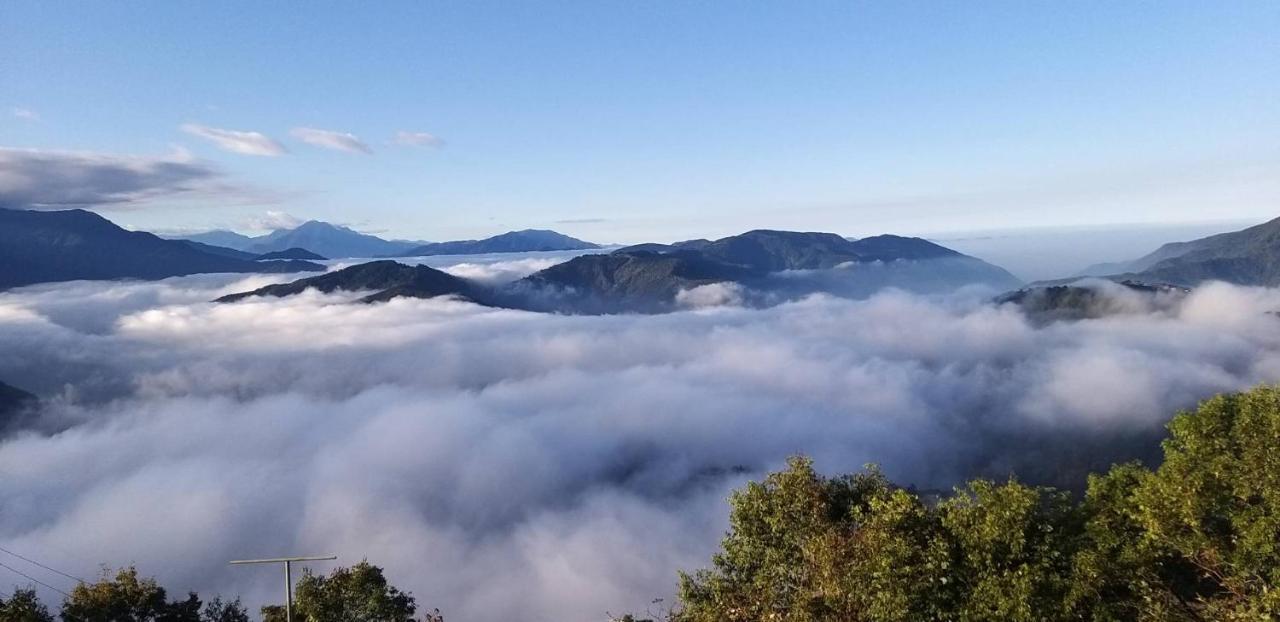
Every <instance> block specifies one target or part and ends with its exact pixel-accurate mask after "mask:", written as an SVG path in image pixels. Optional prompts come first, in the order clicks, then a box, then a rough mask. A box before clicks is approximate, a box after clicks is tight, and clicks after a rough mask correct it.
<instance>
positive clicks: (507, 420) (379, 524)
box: [0, 253, 1280, 622]
mask: <svg viewBox="0 0 1280 622" xmlns="http://www.w3.org/2000/svg"><path fill="white" fill-rule="evenodd" d="M574 254H576V253H559V254H556V253H534V254H528V255H514V256H513V255H508V256H507V258H505V259H497V258H493V257H489V258H484V257H481V258H475V257H473V258H467V260H466V261H465V262H461V261H460V260H458V259H456V258H453V259H451V258H431V260H430V261H431V262H432V264H433V265H436V266H439V267H443V268H445V269H446V270H447V271H449V272H452V273H454V274H456V275H459V276H465V277H467V278H471V279H476V280H480V281H485V282H490V283H501V282H505V281H510V280H514V279H517V278H520V277H522V276H525V275H527V274H529V273H532V272H534V271H536V270H540V269H543V268H545V267H547V266H548V265H552V264H554V263H555V262H557V261H561V260H563V259H566V258H568V257H570V256H572V255H574ZM292 278H293V276H292V275H266V276H260V275H259V276H251V277H245V276H244V275H205V276H192V277H181V278H171V279H166V280H162V281H155V282H83V281H81V282H71V283H63V284H49V285H38V286H32V287H26V288H21V289H15V290H11V291H7V292H4V293H0V379H3V380H4V381H5V382H7V383H9V384H13V385H15V386H18V387H20V388H23V389H25V390H27V391H30V392H32V393H36V394H38V395H39V396H40V397H41V398H42V399H43V400H44V406H43V412H42V414H41V417H40V418H39V420H38V421H37V422H36V423H35V425H34V426H32V427H29V428H26V429H19V430H8V431H7V432H6V435H5V436H4V438H3V441H0V471H2V472H4V473H5V477H4V478H0V497H2V498H4V499H5V500H6V502H5V506H4V508H3V512H0V546H3V547H5V548H9V549H11V550H14V551H19V552H21V551H40V552H41V554H42V561H44V562H46V563H48V564H49V565H51V566H53V567H56V568H59V569H63V570H67V571H69V572H72V573H73V574H78V575H80V576H85V577H91V576H94V575H95V573H96V572H97V569H98V568H99V567H100V565H102V564H106V565H110V566H121V565H126V564H130V563H136V564H137V565H138V567H139V569H140V570H141V571H143V572H145V573H147V574H154V575H156V576H158V577H160V578H161V580H162V582H164V583H165V585H166V586H167V587H169V588H170V589H171V590H173V591H175V592H177V591H181V590H186V589H195V590H199V591H200V592H201V594H208V595H212V594H214V593H217V592H221V593H224V594H239V595H243V596H244V597H245V599H246V604H249V605H250V606H251V607H256V606H257V605H259V604H262V603H264V602H274V600H275V599H277V598H278V594H277V592H278V586H277V581H275V576H274V574H272V575H271V576H270V580H268V578H267V577H264V576H263V575H264V573H267V571H266V570H265V569H264V570H261V571H259V570H246V569H244V568H232V567H228V566H226V564H225V562H226V561H228V560H230V559H237V558H244V557H260V556H274V555H278V554H285V553H306V554H313V553H314V554H327V553H334V554H337V555H339V556H340V559H339V562H341V563H347V564H350V563H354V562H356V561H359V558H361V557H366V556H367V557H368V558H369V559H370V561H373V562H375V563H377V564H379V565H383V566H385V567H386V569H387V571H388V573H389V576H390V578H391V580H392V581H393V582H394V583H395V584H396V585H399V586H401V587H403V588H404V589H406V590H410V591H412V592H413V593H414V595H415V596H416V597H417V598H418V601H419V602H420V603H422V604H423V605H426V606H427V607H439V608H440V609H441V610H442V611H443V612H445V613H446V615H447V616H448V618H449V619H458V620H477V621H481V622H484V621H497V620H510V619H520V618H525V619H605V618H606V611H612V612H615V613H616V612H620V611H643V610H644V608H645V607H646V605H647V603H648V602H649V600H651V599H653V598H664V597H665V598H669V597H670V595H671V592H672V590H673V588H674V586H675V582H676V572H677V571H678V570H681V569H684V570H693V569H696V568H698V567H700V566H702V565H703V564H705V563H706V559H707V558H708V556H709V554H710V553H711V552H712V551H713V550H714V548H715V546H716V544H717V541H718V539H719V536H720V535H721V534H722V533H723V531H724V529H725V528H726V522H725V521H726V519H725V515H726V504H725V498H726V496H727V495H728V493H729V491H730V490H731V489H732V488H734V487H736V486H738V485H740V484H742V483H743V482H744V481H746V480H748V479H751V478H758V477H760V476H761V475H762V474H763V473H765V472H767V471H768V470H770V469H776V468H778V467H779V466H780V465H782V464H783V462H784V460H785V459H786V457H787V456H788V455H792V454H795V453H805V454H808V455H811V456H813V457H814V459H815V460H816V461H817V464H818V466H819V467H820V468H821V469H822V470H823V471H826V472H832V473H835V472H847V471H852V470H856V469H858V468H860V467H861V466H862V465H864V464H866V463H878V464H880V465H881V466H882V467H883V468H884V470H885V471H886V473H887V474H888V475H889V476H890V477H892V478H893V479H894V480H895V481H899V482H902V483H909V484H911V485H914V486H916V487H918V488H920V489H923V490H946V489H948V488H949V487H950V486H952V485H953V484H956V483H958V482H959V481H961V480H963V479H966V478H970V477H975V476H987V477H993V478H999V479H1003V478H1006V477H1008V476H1009V475H1011V474H1016V475H1017V476H1018V477H1019V478H1020V479H1023V480H1026V481H1032V482H1037V483H1047V484H1054V485H1060V486H1066V487H1071V486H1077V487H1078V486H1079V485H1080V484H1081V482H1082V478H1083V477H1084V474H1085V473H1086V472H1087V471H1088V470H1090V469H1094V470H1096V469H1099V468H1105V467H1106V466H1107V465H1109V464H1110V463H1112V462H1114V461H1117V460H1125V459H1131V458H1152V457H1154V456H1157V455H1158V446H1157V443H1158V440H1159V439H1160V438H1161V437H1162V436H1163V428H1162V426H1163V424H1164V422H1165V421H1167V419H1168V418H1169V417H1170V416H1171V415H1172V414H1173V412H1174V411H1176V410H1177V409H1181V408H1187V407H1190V406H1193V405H1194V404H1195V403H1196V402H1197V401H1198V400H1200V399H1203V398H1205V397H1208V396H1210V395H1212V394H1214V393H1218V392H1222V391H1230V390H1235V389H1240V388H1244V387H1248V386H1251V385H1254V384H1257V383H1259V382H1263V381H1268V380H1273V379H1274V378H1277V377H1280V331H1277V330H1276V328H1277V327H1278V323H1280V319H1278V318H1277V317H1276V315H1275V314H1274V311H1276V310H1280V292H1277V291H1276V290H1273V289H1264V288H1246V287H1237V286H1229V285H1224V284H1218V283H1213V284H1208V285H1204V286H1202V287H1199V288H1196V289H1195V290H1194V291H1192V292H1191V293H1189V294H1187V295H1186V296H1185V297H1182V298H1179V299H1177V300H1172V301H1163V302H1162V304H1158V305H1146V304H1144V303H1143V302H1142V301H1141V300H1139V299H1134V300H1132V301H1128V302H1127V303H1126V301H1123V300H1122V301H1120V303H1118V304H1116V305H1113V306H1112V309H1113V310H1118V311H1116V312H1115V313H1113V314H1111V315H1108V316H1107V317H1104V318H1101V319H1091V320H1084V321H1075V322H1050V323H1044V322H1037V321H1033V320H1032V319H1029V318H1027V317H1026V316H1025V315H1024V314H1023V312H1022V311H1020V310H1019V308H1018V307H1016V306H1014V305H995V304H992V303H991V302H990V298H991V296H992V295H993V294H994V293H995V292H991V291H983V290H977V289H971V290H965V291H962V292H960V293H956V294H949V295H945V296H941V295H940V296H922V295H916V294H910V293H906V292H902V291H897V290H886V291H882V292H880V293H877V294H875V295H873V296H871V297H869V298H864V299H860V300H854V299H845V298H839V297H835V296H831V295H827V294H816V295H810V296H806V297H802V298H799V299H797V300H794V301H789V302H783V303H781V304H778V305H776V306H771V307H768V308H756V307H754V306H740V303H741V301H742V300H743V299H744V298H750V295H751V293H750V292H746V291H741V288H740V287H738V286H733V287H729V286H717V287H715V288H711V289H704V288H698V289H697V290H691V291H688V292H684V293H682V294H681V302H682V304H683V305H684V306H685V307H688V308H687V309H686V310H683V311H677V312H674V313H668V314H663V315H634V314H618V315H599V316H570V315H555V314H543V313H533V312H527V311H517V310H510V309H495V308H487V307H482V306H479V305H476V304H472V303H469V302H464V301H459V300H452V299H447V298H434V299H413V298H398V299H394V300H391V301H389V302H385V303H377V304H358V303H354V302H353V301H354V300H356V299H358V298H359V297H360V296H359V294H358V293H354V292H351V293H343V294H331V295H324V294H319V293H315V292H307V293H304V294H301V295H297V296H290V297H285V298H279V299H276V298H250V299H248V300H245V301H242V302H239V303H235V304H214V303H212V302H210V301H211V300H213V299H215V298H218V297H220V296H223V295H225V294H229V293H234V292H240V291H246V290H250V289H254V288H257V287H260V286H262V285H266V284H270V283H279V282H286V281H289V280H291V279H292ZM1110 293H1111V295H1114V296H1125V295H1126V294H1125V292H1123V291H1120V290H1119V289H1117V290H1116V291H1114V292H1110ZM318 568H325V567H324V566H318ZM62 587H63V588H64V589H65V588H69V587H70V585H63V586H62ZM51 596H52V595H51ZM589 616H594V618H590V617H589Z"/></svg>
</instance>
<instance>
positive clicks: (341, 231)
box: [245, 220, 413, 258]
mask: <svg viewBox="0 0 1280 622" xmlns="http://www.w3.org/2000/svg"><path fill="white" fill-rule="evenodd" d="M412 246H413V245H412V244H410V243H407V242H391V241H388V240H384V239H382V238H380V237H377V236H374V235H368V234H364V233H359V232H356V231H353V230H351V229H348V228H347V227H339V226H337V225H331V224H329V223H327V222H320V221H318V220H311V221H307V222H304V223H302V224H301V225H298V226H297V227H296V228H293V229H281V230H279V231H273V232H271V233H269V234H267V235H265V236H262V237H260V238H254V239H253V242H252V243H251V244H250V245H249V246H248V247H247V248H246V249H245V250H246V251H248V252H251V253H256V254H259V255H261V254H265V253H273V252H279V251H285V250H288V249H290V248H305V249H307V250H309V251H311V252H313V253H318V254H320V255H323V256H325V257H330V258H341V257H381V256H384V255H396V254H399V253H401V252H404V251H405V250H407V249H409V248H410V247H412Z"/></svg>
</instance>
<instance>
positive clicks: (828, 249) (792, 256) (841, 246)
mask: <svg viewBox="0 0 1280 622" xmlns="http://www.w3.org/2000/svg"><path fill="white" fill-rule="evenodd" d="M698 251H699V252H701V253H702V254H704V255H706V256H707V257H709V258H711V259H715V260H717V261H722V262H724V263H727V264H734V265H739V266H745V267H748V268H752V269H754V270H761V271H765V272H777V271H780V270H816V269H822V268H834V267H835V266H838V265H840V264H842V263H846V262H851V261H852V262H856V261H860V260H861V255H859V254H858V252H857V250H856V249H855V247H854V243H853V242H850V241H849V240H846V239H844V238H842V237H840V236H838V235H836V234H834V233H808V232H798V231H773V230H768V229H757V230H755V231H748V232H746V233H743V234H741V235H734V236H730V237H727V238H721V239H719V240H716V241H714V242H711V243H710V244H707V245H705V246H703V247H702V248H700V249H698Z"/></svg>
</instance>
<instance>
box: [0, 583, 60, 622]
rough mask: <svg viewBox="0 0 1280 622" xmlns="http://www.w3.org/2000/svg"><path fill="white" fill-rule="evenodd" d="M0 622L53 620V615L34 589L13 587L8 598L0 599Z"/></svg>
mask: <svg viewBox="0 0 1280 622" xmlns="http://www.w3.org/2000/svg"><path fill="white" fill-rule="evenodd" d="M0 622H53V616H51V615H49V608H48V607H45V606H44V603H42V602H40V599H39V598H38V597H37V596H36V591H35V590H34V589H30V588H25V589H24V588H14V590H13V594H12V595H11V596H9V598H8V599H5V600H0Z"/></svg>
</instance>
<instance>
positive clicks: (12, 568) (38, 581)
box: [0, 562, 71, 598]
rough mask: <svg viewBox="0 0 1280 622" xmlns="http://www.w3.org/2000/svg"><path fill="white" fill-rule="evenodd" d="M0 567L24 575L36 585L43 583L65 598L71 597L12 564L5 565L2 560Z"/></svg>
mask: <svg viewBox="0 0 1280 622" xmlns="http://www.w3.org/2000/svg"><path fill="white" fill-rule="evenodd" d="M0 568H4V569H5V570H8V571H9V572H12V573H14V574H18V575H22V576H24V577H26V578H27V579H28V580H29V581H34V582H35V583H36V584H38V585H43V586H45V587H47V588H49V589H51V590H53V591H55V592H57V593H59V594H62V595H63V596H66V597H67V598H71V595H70V594H68V593H66V592H64V591H62V590H60V589H58V588H56V587H53V586H52V585H49V584H48V583H45V582H44V581H41V580H40V579H37V578H35V577H33V576H31V575H29V574H27V573H25V572H23V571H21V570H18V569H17V568H14V567H13V566H10V565H7V564H5V563H4V562H0Z"/></svg>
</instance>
